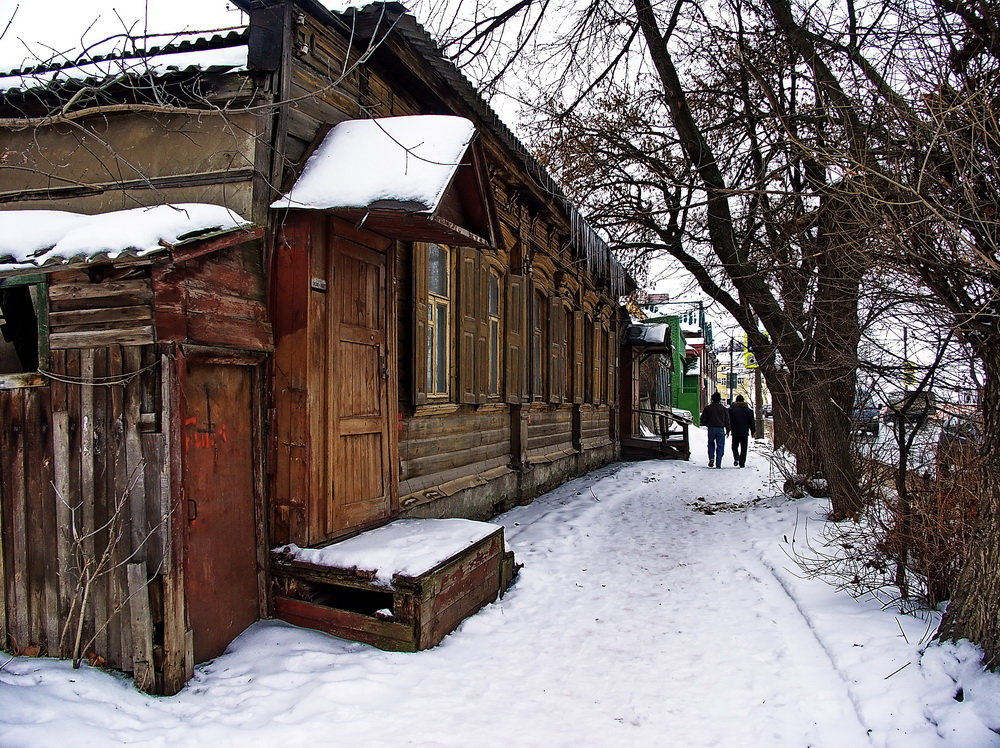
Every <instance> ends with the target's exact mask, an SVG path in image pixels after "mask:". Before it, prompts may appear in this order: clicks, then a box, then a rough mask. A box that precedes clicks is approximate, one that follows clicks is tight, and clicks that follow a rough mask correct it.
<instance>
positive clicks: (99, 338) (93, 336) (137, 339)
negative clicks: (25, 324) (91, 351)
mask: <svg viewBox="0 0 1000 748" xmlns="http://www.w3.org/2000/svg"><path fill="white" fill-rule="evenodd" d="M153 342H155V341H154V336H153V326H152V325H137V326H135V327H121V328H118V329H116V330H80V331H76V332H53V333H52V334H51V335H50V336H49V346H50V347H51V348H52V349H53V350H62V349H67V348H101V347H104V346H109V345H115V344H118V345H141V344H143V343H153Z"/></svg>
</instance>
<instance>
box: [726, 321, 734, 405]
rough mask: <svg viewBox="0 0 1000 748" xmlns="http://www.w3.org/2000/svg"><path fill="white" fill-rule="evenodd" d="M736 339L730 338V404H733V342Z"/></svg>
mask: <svg viewBox="0 0 1000 748" xmlns="http://www.w3.org/2000/svg"><path fill="white" fill-rule="evenodd" d="M734 343H735V341H734V340H733V338H732V337H730V338H729V382H728V383H727V384H728V385H729V404H730V405H732V404H733V379H734V378H735V377H733V344H734Z"/></svg>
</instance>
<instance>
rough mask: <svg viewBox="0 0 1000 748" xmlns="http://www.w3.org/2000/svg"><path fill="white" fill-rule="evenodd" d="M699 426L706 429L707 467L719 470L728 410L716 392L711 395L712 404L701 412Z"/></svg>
mask: <svg viewBox="0 0 1000 748" xmlns="http://www.w3.org/2000/svg"><path fill="white" fill-rule="evenodd" d="M701 425H702V426H704V427H705V428H707V429H708V466H709V467H716V468H721V467H722V455H723V453H724V452H725V451H726V437H727V436H729V410H728V409H727V408H726V406H725V405H723V404H722V395H720V394H719V393H718V392H713V393H712V402H711V403H709V404H708V405H706V406H705V410H703V411H702V412H701Z"/></svg>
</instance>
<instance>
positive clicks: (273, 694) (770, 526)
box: [0, 431, 1000, 748]
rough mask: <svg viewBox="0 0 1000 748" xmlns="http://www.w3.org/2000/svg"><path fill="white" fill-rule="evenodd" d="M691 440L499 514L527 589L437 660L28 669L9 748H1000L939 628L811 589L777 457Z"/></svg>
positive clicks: (996, 690)
mask: <svg viewBox="0 0 1000 748" xmlns="http://www.w3.org/2000/svg"><path fill="white" fill-rule="evenodd" d="M694 441H695V452H696V455H695V456H694V457H693V459H692V462H690V463H677V462H645V463H634V464H619V465H614V466H610V467H607V468H604V469H602V470H599V471H597V472H595V473H592V474H590V475H588V476H586V477H584V478H581V479H579V480H577V481H574V482H572V483H570V484H567V485H566V486H563V487H561V488H559V489H557V490H556V491H553V492H551V493H549V494H547V495H545V496H544V497H541V498H539V499H538V500H537V501H536V502H535V503H533V504H532V505H530V506H527V507H521V508H518V509H515V510H514V511H512V512H509V513H508V514H506V515H504V516H503V517H501V518H500V519H499V520H498V521H500V522H502V523H503V524H504V525H505V527H506V532H507V538H508V543H509V545H510V546H511V547H512V548H513V549H514V550H515V552H516V553H517V558H518V561H520V562H521V563H523V564H525V567H524V569H523V570H522V572H521V576H520V578H519V580H518V581H517V583H516V584H515V586H514V587H513V588H512V589H511V591H510V592H509V594H508V595H507V596H506V597H505V598H504V599H503V600H501V601H499V602H497V603H495V604H493V605H491V606H488V607H487V608H485V609H484V610H483V611H481V612H480V613H479V614H477V615H476V616H474V617H472V618H471V619H469V620H467V621H466V622H465V623H464V624H463V625H462V626H461V628H460V629H459V630H458V631H457V632H456V633H455V634H453V635H451V636H449V637H448V638H447V639H446V640H445V642H444V643H443V644H442V645H440V646H439V647H436V648H435V649H433V650H429V651H426V652H422V653H418V654H398V653H386V652H381V651H378V650H375V649H372V648H370V647H367V646H365V645H360V644H355V643H349V642H343V641H340V640H337V639H334V638H332V637H327V636H325V635H323V634H319V633H316V632H312V631H306V630H302V629H297V628H294V627H291V626H287V625H285V624H282V623H278V622H264V623H259V624H256V625H255V626H253V627H251V629H249V630H248V631H247V632H246V633H244V634H243V635H242V636H241V637H240V638H239V639H238V640H237V642H236V643H234V645H233V646H232V648H231V651H230V652H229V653H227V654H226V655H224V656H222V657H220V658H218V659H217V660H215V661H214V662H211V663H208V664H206V665H204V666H202V667H200V668H199V669H198V671H197V673H196V677H195V680H194V681H192V683H191V684H190V685H189V686H188V687H187V688H186V689H185V690H184V691H183V692H182V693H180V694H179V695H178V696H176V697H172V698H152V697H147V696H143V695H141V694H138V693H136V692H135V691H134V689H132V688H131V685H130V684H129V683H128V682H126V681H122V680H120V679H116V678H113V677H111V676H109V675H108V674H105V673H101V672H98V671H93V670H89V669H84V670H81V671H75V672H74V671H72V670H70V669H68V667H67V666H66V665H65V663H57V662H52V661H45V660H33V659H26V658H18V659H16V660H14V661H13V662H12V663H10V664H9V665H8V666H7V667H6V668H5V669H3V670H0V745H3V746H52V745H59V746H63V745H114V744H122V743H125V744H129V745H150V746H168V745H169V746H171V747H173V746H194V745H197V746H204V745H211V746H213V748H221V747H222V746H242V745H255V746H256V745H282V746H306V745H309V746H312V745H338V746H390V745H392V746H395V745H419V746H463V747H465V746H546V747H549V746H552V747H556V746H683V747H684V748H687V747H689V746H768V747H770V746H796V747H803V746H832V747H834V748H850V747H852V746H868V745H875V746H897V745H898V746H906V747H907V748H909V747H910V746H932V745H956V746H959V745H961V746H963V747H964V746H972V745H975V746H995V745H1000V734H998V733H994V732H992V731H991V730H989V729H986V728H984V727H983V726H982V722H984V721H985V722H986V723H990V721H991V720H993V719H995V720H996V722H995V723H994V724H996V725H997V726H1000V684H998V680H1000V679H994V680H989V681H982V682H985V683H986V686H981V685H980V686H973V685H972V683H973V682H975V683H979V682H980V681H974V678H973V680H970V682H969V683H964V684H963V685H964V686H965V692H966V693H968V694H969V695H970V696H971V695H972V690H973V689H974V688H978V689H979V691H980V692H982V694H983V695H982V696H980V697H978V698H975V699H972V698H966V700H965V702H964V703H962V704H958V702H956V701H955V700H954V699H952V698H951V696H952V694H953V691H954V678H955V676H954V674H953V673H954V672H955V671H956V669H960V668H961V667H966V668H967V669H968V667H969V666H968V663H967V662H966V661H965V660H963V659H962V658H961V657H959V656H957V655H956V656H955V657H954V658H953V659H954V662H953V661H952V660H950V659H948V656H947V655H942V656H941V658H939V661H935V663H931V664H930V665H928V664H927V663H924V664H921V663H920V661H919V654H918V645H919V639H920V638H921V635H922V634H923V633H924V629H925V628H926V626H927V624H926V623H922V622H920V621H917V620H913V619H903V620H902V621H901V622H900V623H897V622H896V620H895V619H894V617H893V616H892V615H891V614H889V613H884V612H882V611H880V610H878V609H877V606H874V607H873V606H871V605H868V606H864V605H862V604H860V603H857V602H855V601H853V600H851V599H850V598H848V597H846V596H845V595H837V594H835V593H834V592H833V591H832V589H831V588H829V587H827V586H826V585H824V584H823V583H822V582H817V581H804V580H800V579H797V578H796V576H795V575H794V574H793V573H792V571H791V569H793V565H792V564H791V562H790V561H788V559H787V558H786V556H785V555H784V554H783V552H782V550H781V547H782V546H783V545H785V546H786V547H787V541H788V540H790V539H791V535H792V533H793V531H794V528H795V527H796V525H799V526H800V527H799V531H801V522H802V520H803V519H804V518H805V517H806V516H812V517H813V518H815V517H817V516H818V514H819V513H820V512H821V511H822V504H821V502H817V501H804V502H788V501H785V500H784V499H780V498H770V496H771V493H772V491H770V490H769V489H767V488H765V484H766V482H767V480H766V479H767V477H768V466H767V462H766V460H765V459H764V457H763V456H762V455H761V454H760V453H752V454H751V457H750V460H749V461H748V467H747V468H745V469H742V470H738V469H735V468H732V467H726V468H724V469H722V470H710V469H708V468H707V467H704V465H705V459H704V453H703V450H704V447H703V445H702V444H701V442H702V441H703V436H702V435H701V433H700V432H697V431H696V432H695V434H694ZM759 497H763V498H760V499H759ZM758 499H759V500H758ZM901 633H902V636H901V635H900V634H901ZM2 662H3V659H0V664H2ZM909 664H913V665H916V667H912V668H907V665H909ZM900 667H902V668H903V670H902V671H901V672H900V673H899V674H895V675H894V674H893V671H894V670H897V669H899V668H900ZM973 670H974V668H973ZM970 672H971V671H970ZM973 675H974V673H973ZM970 677H971V676H970ZM928 684H930V685H928ZM928 693H929V694H931V696H932V697H935V698H937V697H939V698H938V700H937V701H936V702H935V701H934V699H933V698H931V699H930V700H928V698H927V694H928ZM956 705H957V706H956ZM958 707H960V710H959V711H956V709H957V708H958ZM984 715H985V716H984ZM949 720H950V722H951V724H949ZM970 725H971V727H970ZM956 730H957V732H956ZM957 735H961V736H962V737H961V739H960V740H959V739H958V738H956V737H955V736H957Z"/></svg>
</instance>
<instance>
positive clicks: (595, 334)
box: [588, 319, 604, 405]
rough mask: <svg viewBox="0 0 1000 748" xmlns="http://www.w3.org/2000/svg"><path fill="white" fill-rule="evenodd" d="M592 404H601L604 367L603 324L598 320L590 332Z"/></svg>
mask: <svg viewBox="0 0 1000 748" xmlns="http://www.w3.org/2000/svg"><path fill="white" fill-rule="evenodd" d="M588 333H589V335H590V402H592V403H594V404H595V405H597V404H599V403H600V402H601V377H602V376H603V374H602V372H603V371H604V367H603V365H602V364H601V351H602V350H603V349H604V344H603V343H602V342H601V323H600V322H599V321H597V320H596V319H595V320H593V321H592V322H591V325H590V330H589V331H588Z"/></svg>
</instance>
